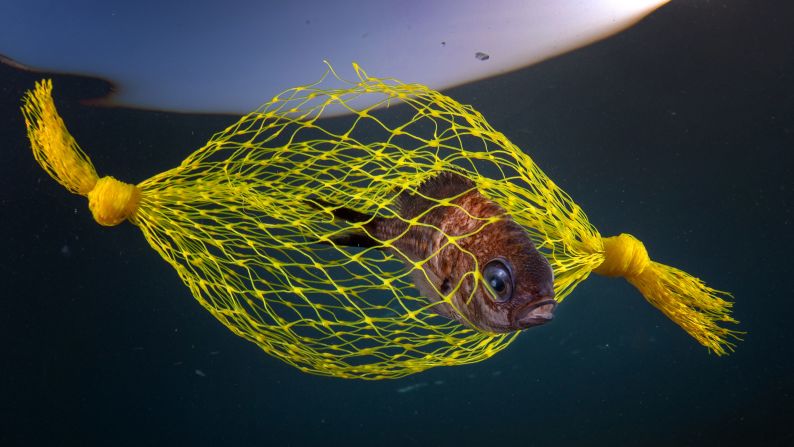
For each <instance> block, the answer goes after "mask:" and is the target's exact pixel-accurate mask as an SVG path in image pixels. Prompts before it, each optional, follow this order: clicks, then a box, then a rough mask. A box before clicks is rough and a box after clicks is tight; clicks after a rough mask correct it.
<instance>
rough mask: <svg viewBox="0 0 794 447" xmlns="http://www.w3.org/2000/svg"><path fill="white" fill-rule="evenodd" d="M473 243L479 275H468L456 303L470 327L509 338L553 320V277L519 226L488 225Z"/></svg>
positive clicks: (510, 224)
mask: <svg viewBox="0 0 794 447" xmlns="http://www.w3.org/2000/svg"><path fill="white" fill-rule="evenodd" d="M469 243H470V244H469V245H470V247H469V248H468V251H469V252H470V253H472V254H474V256H475V257H476V258H477V263H476V264H477V268H478V270H479V272H477V273H476V274H474V275H469V278H471V279H470V280H469V283H470V284H469V287H461V288H460V290H461V291H462V292H464V293H463V294H462V295H461V296H460V297H459V299H458V300H457V301H458V302H457V303H456V304H457V306H456V307H457V308H458V310H459V311H460V313H461V314H462V315H463V316H465V319H466V320H467V322H468V323H469V324H471V325H473V326H475V327H477V328H478V329H481V330H485V331H488V332H495V333H505V332H513V331H518V330H522V329H527V328H529V327H533V326H539V325H541V324H545V323H548V322H549V321H551V320H552V319H553V318H554V310H555V308H556V307H557V301H556V300H555V299H554V273H553V271H552V269H551V265H550V264H549V261H548V260H547V259H546V258H545V257H544V256H543V255H542V254H541V253H540V252H539V251H538V250H537V248H535V245H534V244H533V243H532V240H531V239H530V238H529V235H528V234H527V233H526V231H525V230H524V229H523V228H522V227H521V226H520V225H518V224H516V223H515V222H513V221H512V220H510V219H505V220H503V221H499V222H496V223H493V224H490V225H488V226H487V227H486V228H483V229H482V231H480V232H478V233H477V234H476V235H473V236H472V237H471V240H470V241H469ZM467 291H468V292H469V293H466V292H467ZM463 295H468V296H463Z"/></svg>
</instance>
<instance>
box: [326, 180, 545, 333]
mask: <svg viewBox="0 0 794 447" xmlns="http://www.w3.org/2000/svg"><path fill="white" fill-rule="evenodd" d="M417 192H418V194H410V193H408V192H404V193H402V194H400V196H399V197H397V200H396V210H395V211H396V212H397V214H398V215H399V216H400V217H401V218H396V217H395V218H385V217H371V216H368V215H365V214H362V213H359V212H356V211H354V210H350V209H347V208H336V209H334V210H333V214H334V216H335V217H336V218H340V219H344V220H347V221H351V222H361V223H362V226H363V231H358V232H350V233H347V234H345V235H343V236H340V237H338V238H336V239H334V240H333V242H334V243H336V244H338V245H350V246H359V247H383V241H391V242H390V245H391V247H393V248H391V250H392V251H393V252H395V253H397V254H398V255H399V256H401V257H403V258H404V259H405V258H407V259H406V261H407V262H409V266H411V267H412V266H413V265H414V262H419V263H421V269H414V270H413V280H414V282H415V284H416V286H417V288H418V289H419V291H420V292H421V293H422V295H423V296H425V297H427V298H428V299H430V300H431V301H432V302H435V303H436V305H435V306H433V307H432V309H433V310H434V311H436V312H437V313H439V314H441V315H444V316H446V317H448V318H452V319H454V320H457V321H459V322H461V323H462V324H465V325H467V326H470V327H474V328H476V329H479V330H482V331H485V332H494V333H503V332H511V331H517V330H521V329H526V328H528V327H531V326H537V325H541V324H543V323H546V322H548V321H550V320H551V319H552V317H553V311H554V308H555V307H556V305H557V302H556V301H555V300H554V274H553V272H552V270H551V266H550V265H549V262H548V261H547V260H546V258H545V257H543V255H541V254H540V252H539V251H538V250H537V249H536V248H535V245H534V244H533V243H532V241H531V240H530V238H529V236H528V235H527V232H526V231H524V229H523V228H522V227H521V226H520V225H518V224H517V223H515V222H514V221H513V219H512V218H511V217H510V216H509V215H508V214H507V212H506V211H505V210H504V209H503V208H502V207H500V206H499V205H497V204H496V203H494V202H493V201H491V200H489V199H487V198H485V197H484V196H483V195H482V194H480V192H479V191H477V189H476V187H475V185H474V183H473V182H472V181H471V180H469V179H467V178H466V177H463V176H461V175H459V174H456V173H451V172H444V173H441V174H439V175H437V176H435V177H433V178H431V179H429V180H427V181H426V182H424V183H423V184H422V185H421V186H420V187H419V188H418V190H417ZM423 196H424V197H423ZM433 199H451V200H450V201H449V205H439V204H438V203H439V202H438V200H433ZM322 205H328V204H325V203H323V204H322ZM493 216H498V217H499V219H498V220H496V221H495V222H490V223H489V222H488V221H487V220H484V219H488V218H491V217H493ZM413 218H417V221H418V222H419V223H420V225H409V224H408V223H407V222H405V221H404V220H403V219H405V220H408V219H413ZM455 237H460V238H459V239H456V243H449V242H450V238H455ZM475 258H476V264H475ZM475 268H479V270H480V273H481V274H482V279H481V280H477V279H476V277H475V275H473V274H472V273H471V272H473V271H474V270H475ZM450 294H452V296H451V297H450V300H449V302H445V301H444V297H445V296H448V295H450ZM450 302H451V303H452V304H451V305H450Z"/></svg>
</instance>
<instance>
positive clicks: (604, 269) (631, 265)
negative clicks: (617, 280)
mask: <svg viewBox="0 0 794 447" xmlns="http://www.w3.org/2000/svg"><path fill="white" fill-rule="evenodd" d="M602 241H603V243H604V262H603V263H601V265H599V266H598V267H597V268H596V269H595V270H593V271H594V272H595V273H598V274H599V275H604V276H620V277H624V278H635V277H637V276H639V275H640V274H641V273H642V272H643V271H644V270H645V268H646V267H648V265H649V264H650V263H651V259H650V258H649V257H648V251H647V250H646V249H645V245H644V244H643V243H642V242H640V240H639V239H637V238H635V237H634V236H632V235H630V234H626V233H623V234H621V235H619V236H612V237H606V238H603V239H602Z"/></svg>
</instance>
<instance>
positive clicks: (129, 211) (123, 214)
mask: <svg viewBox="0 0 794 447" xmlns="http://www.w3.org/2000/svg"><path fill="white" fill-rule="evenodd" d="M140 200H141V192H140V191H139V190H138V188H137V187H136V186H135V185H131V184H129V183H124V182H120V181H118V180H116V179H115V178H113V177H110V176H106V177H102V178H101V179H99V180H97V182H96V185H94V189H92V190H91V191H90V192H89V193H88V207H89V208H90V209H91V214H93V215H94V220H96V221H97V222H98V223H99V224H100V225H105V226H108V227H110V226H113V225H118V224H120V223H121V222H124V220H125V219H127V218H128V217H130V216H132V215H133V214H134V213H135V211H136V210H137V209H138V203H139V202H140Z"/></svg>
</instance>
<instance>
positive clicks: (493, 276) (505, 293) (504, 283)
mask: <svg viewBox="0 0 794 447" xmlns="http://www.w3.org/2000/svg"><path fill="white" fill-rule="evenodd" d="M482 276H483V279H485V285H486V286H487V287H486V288H487V289H488V291H489V292H490V293H491V296H492V297H493V299H494V301H498V302H504V301H507V300H509V299H510V298H512V297H513V276H512V275H511V274H510V268H509V267H508V265H507V261H505V260H503V259H494V260H492V261H490V262H489V263H488V264H486V265H485V268H484V269H483V270H482Z"/></svg>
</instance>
